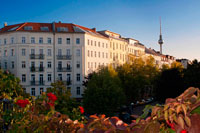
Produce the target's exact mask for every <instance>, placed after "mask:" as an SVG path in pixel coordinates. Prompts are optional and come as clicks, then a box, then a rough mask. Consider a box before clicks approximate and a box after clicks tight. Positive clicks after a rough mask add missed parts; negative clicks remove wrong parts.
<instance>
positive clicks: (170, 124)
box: [167, 121, 175, 131]
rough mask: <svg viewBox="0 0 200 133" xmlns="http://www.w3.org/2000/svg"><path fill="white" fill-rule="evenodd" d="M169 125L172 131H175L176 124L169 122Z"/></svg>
mask: <svg viewBox="0 0 200 133" xmlns="http://www.w3.org/2000/svg"><path fill="white" fill-rule="evenodd" d="M167 124H168V125H169V126H170V127H171V129H172V130H174V131H175V127H174V123H170V122H169V121H167Z"/></svg>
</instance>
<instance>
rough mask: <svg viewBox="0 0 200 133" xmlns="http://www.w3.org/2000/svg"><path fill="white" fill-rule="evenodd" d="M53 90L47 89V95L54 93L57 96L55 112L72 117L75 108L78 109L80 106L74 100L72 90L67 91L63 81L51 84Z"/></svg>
mask: <svg viewBox="0 0 200 133" xmlns="http://www.w3.org/2000/svg"><path fill="white" fill-rule="evenodd" d="M51 86H52V87H51V88H48V89H47V93H49V92H52V93H54V94H55V95H56V96H57V98H58V99H57V104H56V106H55V110H56V111H58V112H60V113H63V114H67V115H68V116H72V114H71V113H72V110H73V108H77V107H78V106H79V104H78V103H77V102H76V100H75V99H72V98H71V97H70V96H71V93H70V90H67V88H66V86H65V85H64V83H63V82H62V81H57V82H55V83H52V84H51Z"/></svg>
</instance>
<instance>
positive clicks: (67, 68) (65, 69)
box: [57, 67, 72, 72]
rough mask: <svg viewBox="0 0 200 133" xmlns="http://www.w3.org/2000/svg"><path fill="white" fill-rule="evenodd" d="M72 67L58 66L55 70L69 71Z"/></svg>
mask: <svg viewBox="0 0 200 133" xmlns="http://www.w3.org/2000/svg"><path fill="white" fill-rule="evenodd" d="M71 71H72V67H58V68H57V72H71Z"/></svg>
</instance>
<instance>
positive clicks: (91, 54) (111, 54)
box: [88, 50, 125, 61]
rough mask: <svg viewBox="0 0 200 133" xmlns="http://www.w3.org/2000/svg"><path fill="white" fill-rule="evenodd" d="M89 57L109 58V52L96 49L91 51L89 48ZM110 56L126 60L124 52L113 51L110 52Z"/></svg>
mask: <svg viewBox="0 0 200 133" xmlns="http://www.w3.org/2000/svg"><path fill="white" fill-rule="evenodd" d="M88 57H99V58H101V57H102V58H108V53H104V52H102V53H101V52H96V51H90V50H88ZM118 57H119V58H118ZM110 58H111V59H112V58H113V59H114V60H115V59H120V60H123V61H124V60H125V55H124V54H118V53H112V52H110Z"/></svg>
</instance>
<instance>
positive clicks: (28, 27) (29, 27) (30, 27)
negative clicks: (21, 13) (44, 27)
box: [24, 26, 33, 30]
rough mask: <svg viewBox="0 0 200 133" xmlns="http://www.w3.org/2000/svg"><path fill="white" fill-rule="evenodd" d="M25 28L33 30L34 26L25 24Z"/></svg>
mask: <svg viewBox="0 0 200 133" xmlns="http://www.w3.org/2000/svg"><path fill="white" fill-rule="evenodd" d="M24 30H33V26H24Z"/></svg>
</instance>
